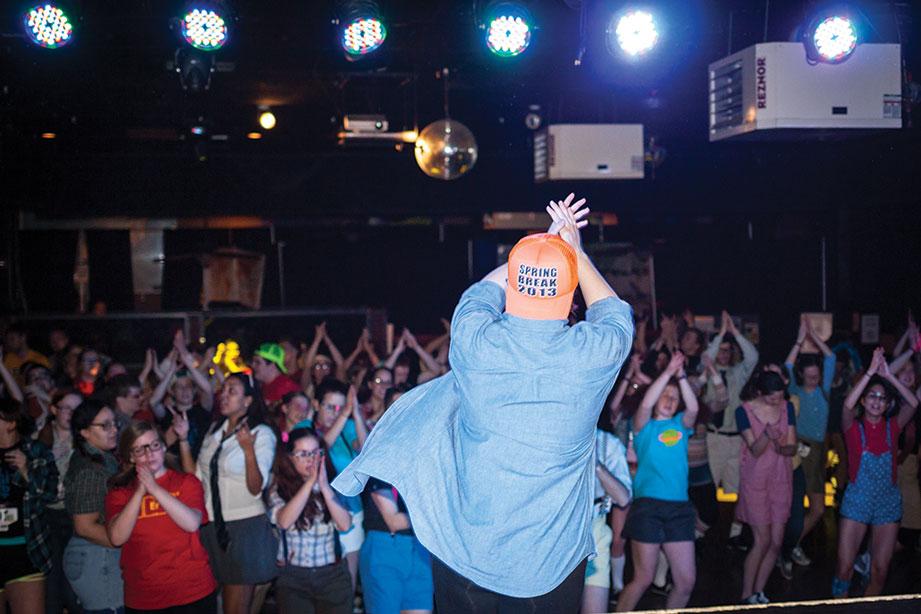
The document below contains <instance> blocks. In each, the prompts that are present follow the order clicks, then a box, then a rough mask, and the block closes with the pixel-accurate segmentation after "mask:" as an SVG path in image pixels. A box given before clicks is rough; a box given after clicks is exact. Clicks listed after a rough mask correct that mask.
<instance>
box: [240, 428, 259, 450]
mask: <svg viewBox="0 0 921 614" xmlns="http://www.w3.org/2000/svg"><path fill="white" fill-rule="evenodd" d="M256 435H258V433H253V432H252V431H251V430H249V425H248V424H243V426H242V427H240V430H239V431H237V435H236V437H237V443H238V444H240V447H241V448H243V450H252V449H253V446H255V444H256Z"/></svg>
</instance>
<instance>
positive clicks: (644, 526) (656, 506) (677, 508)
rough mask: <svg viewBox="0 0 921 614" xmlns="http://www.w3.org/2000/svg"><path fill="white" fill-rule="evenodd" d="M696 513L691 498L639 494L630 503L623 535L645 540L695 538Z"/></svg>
mask: <svg viewBox="0 0 921 614" xmlns="http://www.w3.org/2000/svg"><path fill="white" fill-rule="evenodd" d="M696 522H697V514H696V512H695V511H694V505H693V504H692V503H691V502H690V501H664V500H662V499H653V498H651V497H640V498H639V499H636V500H635V501H634V502H633V504H632V505H631V506H630V511H629V512H628V513H627V522H626V523H625V524H624V532H623V534H624V537H628V538H630V539H633V540H636V541H638V542H643V543H645V544H663V543H667V542H689V541H694V526H695V524H696Z"/></svg>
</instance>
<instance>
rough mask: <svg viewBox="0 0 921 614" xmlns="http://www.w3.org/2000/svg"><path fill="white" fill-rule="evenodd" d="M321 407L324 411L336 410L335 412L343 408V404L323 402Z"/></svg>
mask: <svg viewBox="0 0 921 614" xmlns="http://www.w3.org/2000/svg"><path fill="white" fill-rule="evenodd" d="M323 409H325V410H326V411H332V412H336V413H337V414H338V413H339V412H340V411H342V410H343V409H345V405H333V404H332V403H323Z"/></svg>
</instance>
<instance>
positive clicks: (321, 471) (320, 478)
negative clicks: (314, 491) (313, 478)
mask: <svg viewBox="0 0 921 614" xmlns="http://www.w3.org/2000/svg"><path fill="white" fill-rule="evenodd" d="M317 464H318V467H317V469H318V470H317V483H318V484H319V485H320V488H321V489H322V490H326V489H327V488H329V477H328V476H327V474H326V460H325V459H324V458H323V455H322V454H321V455H320V456H318V457H317Z"/></svg>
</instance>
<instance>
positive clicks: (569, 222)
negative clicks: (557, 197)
mask: <svg viewBox="0 0 921 614" xmlns="http://www.w3.org/2000/svg"><path fill="white" fill-rule="evenodd" d="M573 198H575V195H574V194H570V195H569V196H567V197H566V200H564V201H561V202H558V203H557V202H554V201H550V204H549V205H548V206H547V213H549V214H550V219H551V220H553V222H552V223H551V224H550V228H548V229H547V232H548V233H550V234H559V235H560V238H562V239H563V240H564V241H566V242H567V243H569V244H570V245H572V246H573V247H574V248H576V249H581V247H582V240H581V237H579V229H580V228H584V227H585V226H587V225H588V220H585V219H583V218H584V217H585V216H587V215H588V214H589V209H580V207H582V205H584V204H585V199H584V198H583V199H580V200H578V201H576V202H575V203H572V199H573ZM570 226H571V228H568V227H570ZM567 228H568V229H567ZM567 237H568V238H567ZM574 242H575V243H574Z"/></svg>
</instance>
